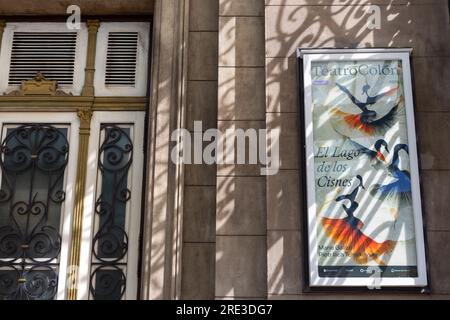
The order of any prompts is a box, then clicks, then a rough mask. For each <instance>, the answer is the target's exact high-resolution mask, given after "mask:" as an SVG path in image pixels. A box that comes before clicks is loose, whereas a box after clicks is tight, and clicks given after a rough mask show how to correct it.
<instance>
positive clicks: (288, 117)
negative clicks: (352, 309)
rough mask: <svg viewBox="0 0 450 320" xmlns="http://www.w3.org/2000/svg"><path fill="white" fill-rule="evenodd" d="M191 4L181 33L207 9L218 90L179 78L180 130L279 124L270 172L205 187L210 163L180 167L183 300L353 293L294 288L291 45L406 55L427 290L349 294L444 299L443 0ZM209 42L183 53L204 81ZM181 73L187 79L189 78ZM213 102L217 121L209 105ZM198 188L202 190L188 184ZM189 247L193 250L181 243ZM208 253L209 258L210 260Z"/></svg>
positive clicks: (446, 102) (298, 173) (448, 216)
mask: <svg viewBox="0 0 450 320" xmlns="http://www.w3.org/2000/svg"><path fill="white" fill-rule="evenodd" d="M370 4H375V5H379V6H380V8H381V13H382V21H381V29H380V30H369V29H368V28H367V27H366V26H367V19H368V17H369V15H370V14H369V13H368V12H367V11H366V10H367V8H368V5H370ZM216 6H217V7H216ZM191 7H192V8H196V7H197V9H196V10H198V12H197V13H196V14H197V15H198V16H196V17H194V16H191V19H193V21H191V28H192V27H193V26H194V27H193V28H194V29H191V31H199V30H203V31H211V30H209V29H211V27H210V26H208V27H206V26H205V29H201V27H199V25H200V22H199V19H201V20H202V21H203V23H205V24H209V23H211V24H214V25H215V26H216V23H217V21H214V22H212V20H213V18H212V17H211V16H210V14H213V12H215V10H217V13H218V66H217V70H218V72H217V74H218V76H217V80H218V87H217V90H218V92H217V96H216V95H215V94H216V93H213V91H214V89H213V87H214V86H215V85H217V83H216V82H213V81H211V80H216V79H215V78H214V79H213V78H209V77H208V76H206V75H205V78H204V79H203V78H202V79H201V80H208V81H203V82H202V83H201V84H200V83H196V81H190V86H189V90H190V93H189V94H190V96H192V100H191V101H192V106H191V104H190V106H191V107H192V108H195V110H191V111H192V112H193V114H192V118H191V121H190V122H189V124H188V125H192V123H191V122H192V121H193V120H202V119H203V121H204V123H208V126H209V127H208V128H212V127H214V121H213V119H212V117H214V116H217V118H216V119H217V120H218V122H217V126H218V128H219V129H221V130H225V129H226V128H229V127H231V126H234V127H235V128H268V129H269V130H271V129H280V130H281V136H280V155H281V170H280V172H279V174H277V175H275V176H269V177H267V178H266V177H261V176H259V167H257V166H219V167H218V168H217V185H216V188H217V190H216V191H215V190H213V189H212V188H211V187H210V186H209V185H210V184H212V182H213V181H214V179H213V174H212V173H211V171H212V168H208V167H202V169H200V168H197V169H198V170H196V171H195V174H194V169H188V170H187V172H188V175H187V185H189V184H190V183H191V182H190V179H194V180H193V181H195V184H196V186H189V187H188V188H187V190H186V200H187V202H186V203H185V208H186V209H185V210H186V212H187V213H190V214H191V212H193V213H192V216H196V217H198V219H199V220H197V222H196V227H192V222H189V220H190V218H189V215H186V219H187V222H186V223H187V224H186V226H185V232H186V233H185V236H186V237H187V238H186V239H185V242H186V244H185V246H186V247H185V252H184V260H183V266H184V269H183V270H185V272H184V273H183V276H186V275H187V274H188V275H189V276H187V278H184V280H183V283H184V284H185V285H184V286H183V288H185V289H184V290H186V291H185V292H187V291H191V294H188V295H185V297H191V298H195V297H197V298H198V297H215V298H217V299H241V298H269V299H324V298H325V299H326V298H349V299H353V298H355V297H356V295H354V294H352V293H351V292H345V291H344V292H342V291H340V292H339V293H338V292H336V291H334V292H333V290H330V291H328V292H326V293H311V292H308V290H305V284H304V279H305V278H306V277H307V276H308V275H307V274H306V272H307V271H306V270H304V259H306V258H307V257H305V256H303V254H302V246H303V241H304V235H303V234H302V223H301V221H302V217H303V215H305V214H306V212H303V205H304V204H303V203H302V200H301V199H302V192H303V190H301V179H302V178H304V172H302V170H301V169H300V165H299V164H300V157H302V152H301V149H300V143H299V121H300V120H299V118H300V117H299V113H298V112H299V101H298V83H297V82H298V80H297V79H298V75H297V68H298V65H297V61H296V57H295V50H296V48H298V47H304V48H308V47H309V48H319V47H335V48H344V47H352V48H353V47H412V48H413V49H414V51H413V60H412V61H413V67H414V75H415V77H414V81H415V98H416V121H417V127H418V139H419V152H420V159H421V179H422V190H423V191H422V192H423V195H422V196H423V202H424V215H425V222H426V235H427V246H428V262H429V273H430V289H431V294H429V295H428V294H418V293H403V294H398V293H397V294H394V293H385V292H370V293H367V294H360V293H359V294H358V297H368V296H370V297H373V298H424V299H428V298H435V297H447V295H449V296H448V297H450V252H448V251H445V250H444V251H443V250H442V248H443V247H445V244H446V243H447V242H448V241H449V240H450V211H449V209H448V206H447V203H446V199H448V198H449V196H450V187H449V186H450V172H449V170H450V159H449V157H450V145H449V144H448V140H449V138H450V116H449V111H450V95H449V92H450V60H449V56H450V55H449V54H450V43H449V41H448V39H449V38H450V21H449V15H448V7H447V1H446V0H413V1H406V0H405V1H390V0H374V1H369V0H348V1H341V0H323V1H315V0H314V1H313V0H265V1H263V0H252V1H240V0H217V1H209V0H194V1H191ZM213 7H214V8H213ZM200 8H202V9H200ZM192 10H193V9H192ZM207 11H208V12H207ZM193 14H194V12H193ZM195 28H197V29H195ZM206 29H208V30H206ZM213 31H216V29H214V30H213ZM209 36H211V37H212V34H211V33H209V34H208V35H204V34H203V35H201V34H198V35H194V34H193V35H192V37H191V43H190V46H193V47H194V48H193V49H191V56H190V59H191V61H192V62H191V63H193V65H194V66H197V64H198V63H200V64H202V65H203V67H202V68H201V69H202V73H203V74H205V73H208V74H209V72H211V76H212V74H214V72H213V70H210V69H209V67H208V66H209V63H208V62H207V61H209V58H208V57H206V56H205V55H208V56H209V55H210V56H211V57H212V56H214V55H216V54H217V53H216V51H214V50H212V49H211V47H212V46H211V45H210V42H213V41H214V40H213V39H212V38H209ZM199 39H202V40H199ZM202 42H203V43H202ZM206 46H207V47H206ZM194 66H193V67H192V68H191V70H193V69H194ZM189 77H190V80H194V78H192V74H190V76H189ZM195 80H199V79H195ZM199 86H201V88H199ZM215 98H217V102H218V103H217V104H216V103H215V100H214V99H215ZM216 106H217V108H218V113H217V115H216V114H214V111H213V110H212V108H213V107H216ZM214 170H215V168H214ZM202 184H205V185H207V186H202V187H200V186H198V185H202ZM214 197H216V198H215V201H214ZM200 199H205V200H204V201H200ZM194 211H195V213H194ZM214 211H215V213H216V215H215V218H213V214H214ZM214 222H215V229H214V227H213V223H214ZM196 228H197V229H196ZM214 230H215V232H214ZM194 233H196V234H197V235H200V234H203V235H205V236H203V237H200V238H197V239H192V238H191V235H190V234H194ZM206 235H208V236H206ZM189 239H190V240H189ZM191 240H192V242H196V244H193V243H189V244H188V241H191ZM213 242H215V246H214V244H213ZM206 243H210V244H211V245H210V246H208V244H206ZM186 248H187V249H186ZM212 252H214V254H215V258H213V257H211V255H212ZM213 260H214V261H215V263H214V265H215V267H214V266H213V265H212V263H213V262H212V261H213ZM187 270H190V272H187ZM211 278H215V281H214V284H213V283H211V282H208V281H211ZM198 284H200V285H198ZM193 286H194V287H195V286H197V288H199V289H198V291H195V290H194V289H192V287H193ZM192 290H194V291H192ZM207 290H210V291H207ZM194 292H196V293H194ZM199 292H202V293H203V294H200V293H199ZM206 292H208V293H206Z"/></svg>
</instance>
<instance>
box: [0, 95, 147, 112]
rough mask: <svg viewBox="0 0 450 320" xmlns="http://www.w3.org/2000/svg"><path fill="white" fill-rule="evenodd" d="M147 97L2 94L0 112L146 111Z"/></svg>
mask: <svg viewBox="0 0 450 320" xmlns="http://www.w3.org/2000/svg"><path fill="white" fill-rule="evenodd" d="M148 105H149V99H148V98H147V97H95V98H94V97H82V96H67V97H63V96H48V97H42V96H24V97H19V96H0V112H25V111H29V112H77V111H78V109H79V108H92V110H94V111H146V110H147V108H148Z"/></svg>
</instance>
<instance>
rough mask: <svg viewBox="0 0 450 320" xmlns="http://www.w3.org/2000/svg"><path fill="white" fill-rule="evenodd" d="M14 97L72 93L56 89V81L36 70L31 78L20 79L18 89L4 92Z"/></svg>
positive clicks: (66, 94) (64, 95)
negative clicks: (20, 82)
mask: <svg viewBox="0 0 450 320" xmlns="http://www.w3.org/2000/svg"><path fill="white" fill-rule="evenodd" d="M5 95H6V96H14V97H26V96H33V97H43V96H44V97H49V96H63V97H66V96H71V95H72V94H68V93H65V92H64V91H62V90H58V81H55V80H49V79H47V78H45V76H44V74H43V73H42V72H37V73H36V75H35V76H34V78H33V79H31V80H22V84H21V85H20V89H19V90H16V91H12V92H10V93H7V94H5Z"/></svg>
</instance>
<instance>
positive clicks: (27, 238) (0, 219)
mask: <svg viewBox="0 0 450 320" xmlns="http://www.w3.org/2000/svg"><path fill="white" fill-rule="evenodd" d="M66 136H67V129H58V128H56V127H53V126H50V125H38V124H36V125H35V124H33V125H23V126H20V127H16V128H13V129H9V130H7V133H6V138H5V139H4V140H3V142H2V144H1V149H0V169H1V187H0V299H4V300H52V299H54V298H55V295H56V292H57V286H58V266H59V261H58V260H59V254H60V250H61V236H60V234H59V229H60V228H59V226H60V217H61V204H62V203H63V202H64V200H65V191H64V189H63V188H64V174H65V169H66V166H67V161H68V154H69V142H68V140H67V137H66Z"/></svg>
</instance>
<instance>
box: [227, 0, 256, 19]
mask: <svg viewBox="0 0 450 320" xmlns="http://www.w3.org/2000/svg"><path fill="white" fill-rule="evenodd" d="M219 2H220V10H219V14H220V15H221V16H263V15H264V0H245V1H242V0H220V1H219Z"/></svg>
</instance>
